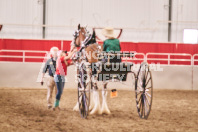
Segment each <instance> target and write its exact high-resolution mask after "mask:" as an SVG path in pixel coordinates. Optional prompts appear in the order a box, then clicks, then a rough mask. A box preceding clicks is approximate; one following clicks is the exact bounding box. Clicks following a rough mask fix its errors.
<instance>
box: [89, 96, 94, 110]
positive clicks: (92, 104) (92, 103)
mask: <svg viewBox="0 0 198 132" xmlns="http://www.w3.org/2000/svg"><path fill="white" fill-rule="evenodd" d="M93 99H94V96H93V92H91V93H90V105H89V110H92V109H93V108H94V100H93Z"/></svg>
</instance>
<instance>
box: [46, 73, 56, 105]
mask: <svg viewBox="0 0 198 132" xmlns="http://www.w3.org/2000/svg"><path fill="white" fill-rule="evenodd" d="M54 88H55V96H56V94H57V88H56V84H55V82H54V77H51V76H49V77H48V78H47V105H48V106H52V93H53V90H54Z"/></svg>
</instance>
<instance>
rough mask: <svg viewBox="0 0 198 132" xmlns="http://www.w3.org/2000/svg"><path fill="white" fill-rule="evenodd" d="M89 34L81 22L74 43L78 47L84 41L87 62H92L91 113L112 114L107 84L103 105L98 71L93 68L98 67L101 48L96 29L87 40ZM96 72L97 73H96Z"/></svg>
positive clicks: (104, 88)
mask: <svg viewBox="0 0 198 132" xmlns="http://www.w3.org/2000/svg"><path fill="white" fill-rule="evenodd" d="M88 35H89V33H88V31H87V30H86V28H85V27H80V24H79V25H78V30H77V31H76V32H75V33H74V42H73V43H74V45H75V46H76V47H82V46H83V43H82V42H84V44H86V45H87V46H86V48H85V51H86V55H87V56H86V57H87V62H89V63H91V67H92V68H91V71H92V72H91V73H92V74H91V75H90V76H91V79H92V82H93V87H92V88H91V89H92V90H93V93H92V92H91V95H90V106H89V110H90V114H103V113H104V114H110V110H109V108H108V106H107V101H106V98H107V91H106V86H105V85H106V84H105V85H104V87H103V90H102V107H101V105H100V98H99V91H98V87H97V71H96V70H94V69H93V67H96V64H97V63H98V58H97V57H96V56H97V51H98V50H100V49H101V48H100V46H98V44H97V43H96V36H95V31H93V34H92V36H91V37H90V39H88V40H87V42H85V41H86V37H87V36H88ZM94 74H95V75H94ZM73 110H74V111H78V110H79V104H78V102H77V104H76V105H75V107H74V108H73Z"/></svg>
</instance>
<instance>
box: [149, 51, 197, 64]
mask: <svg viewBox="0 0 198 132" xmlns="http://www.w3.org/2000/svg"><path fill="white" fill-rule="evenodd" d="M155 55H156V56H167V58H150V57H149V56H155ZM172 56H177V57H178V56H180V57H181V56H183V57H184V56H185V57H189V59H171V57H172ZM192 58H193V57H192V55H191V54H179V53H147V54H146V59H145V60H146V61H151V60H153V61H167V63H168V65H171V62H178V61H180V62H190V64H191V65H193V64H194V63H193V59H192Z"/></svg>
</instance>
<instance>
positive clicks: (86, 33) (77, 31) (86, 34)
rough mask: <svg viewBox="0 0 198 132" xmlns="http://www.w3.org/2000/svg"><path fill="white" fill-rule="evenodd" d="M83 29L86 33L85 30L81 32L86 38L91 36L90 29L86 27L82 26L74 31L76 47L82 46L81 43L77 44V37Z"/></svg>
mask: <svg viewBox="0 0 198 132" xmlns="http://www.w3.org/2000/svg"><path fill="white" fill-rule="evenodd" d="M82 29H84V31H85V33H84V32H82V33H81V34H82V35H83V36H84V38H86V37H87V36H89V31H88V30H87V29H86V27H85V28H80V29H78V30H76V31H75V32H74V34H73V36H74V45H75V47H80V45H77V44H76V39H77V38H78V37H79V36H80V32H81V31H82Z"/></svg>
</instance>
